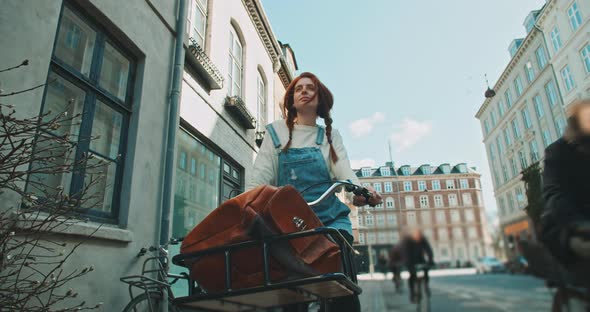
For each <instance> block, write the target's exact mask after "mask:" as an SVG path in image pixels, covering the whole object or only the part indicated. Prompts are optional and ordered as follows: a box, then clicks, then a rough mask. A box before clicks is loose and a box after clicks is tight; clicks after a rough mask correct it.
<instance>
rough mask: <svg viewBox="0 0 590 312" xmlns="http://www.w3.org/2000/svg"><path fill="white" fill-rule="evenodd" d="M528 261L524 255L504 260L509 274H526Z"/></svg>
mask: <svg viewBox="0 0 590 312" xmlns="http://www.w3.org/2000/svg"><path fill="white" fill-rule="evenodd" d="M528 268H529V262H528V261H527V260H526V258H525V257H524V256H516V257H514V258H512V259H511V260H510V261H508V262H506V269H507V270H508V272H510V274H515V273H518V274H528Z"/></svg>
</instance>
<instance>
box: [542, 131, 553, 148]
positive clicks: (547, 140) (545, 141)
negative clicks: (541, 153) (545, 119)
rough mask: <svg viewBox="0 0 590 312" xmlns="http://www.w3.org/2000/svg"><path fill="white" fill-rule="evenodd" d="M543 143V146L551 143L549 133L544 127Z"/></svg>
mask: <svg viewBox="0 0 590 312" xmlns="http://www.w3.org/2000/svg"><path fill="white" fill-rule="evenodd" d="M542 135H543V144H545V147H547V146H549V144H551V134H550V133H549V130H547V129H545V130H543V134H542Z"/></svg>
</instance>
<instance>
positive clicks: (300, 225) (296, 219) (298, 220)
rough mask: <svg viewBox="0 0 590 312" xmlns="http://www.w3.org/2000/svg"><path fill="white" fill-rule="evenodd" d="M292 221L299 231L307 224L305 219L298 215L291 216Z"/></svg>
mask: <svg viewBox="0 0 590 312" xmlns="http://www.w3.org/2000/svg"><path fill="white" fill-rule="evenodd" d="M293 223H294V224H295V226H296V227H297V228H298V229H299V230H300V231H303V230H305V228H306V227H307V224H305V221H303V219H301V218H299V217H293Z"/></svg>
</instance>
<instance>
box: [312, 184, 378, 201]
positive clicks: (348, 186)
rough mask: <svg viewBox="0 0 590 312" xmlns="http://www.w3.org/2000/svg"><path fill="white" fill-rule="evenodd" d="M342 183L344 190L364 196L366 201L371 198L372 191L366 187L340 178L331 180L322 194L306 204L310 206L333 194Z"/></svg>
mask: <svg viewBox="0 0 590 312" xmlns="http://www.w3.org/2000/svg"><path fill="white" fill-rule="evenodd" d="M325 183H326V182H322V183H320V184H325ZM316 185H318V184H316ZM343 185H344V186H345V190H346V192H352V193H353V194H354V195H357V196H363V197H365V200H366V201H367V203H368V202H369V199H371V197H373V193H371V192H370V191H369V190H368V189H366V188H364V187H362V186H359V185H356V184H354V183H351V182H350V181H344V180H340V181H335V182H333V184H332V186H330V188H328V190H326V191H325V192H324V193H323V194H322V195H320V197H319V198H317V199H316V200H314V201H312V202H309V203H307V204H308V205H309V206H310V207H313V206H316V205H318V204H320V203H321V202H322V201H324V200H325V199H326V198H328V197H329V196H331V195H332V194H334V193H335V192H336V191H337V190H338V188H339V187H341V186H343ZM313 186H315V185H312V186H311V187H313ZM308 189H309V188H307V189H305V190H304V191H303V192H305V191H307V190H308ZM303 192H302V193H303Z"/></svg>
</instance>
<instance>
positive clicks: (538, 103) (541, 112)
mask: <svg viewBox="0 0 590 312" xmlns="http://www.w3.org/2000/svg"><path fill="white" fill-rule="evenodd" d="M533 102H534V103H535V113H537V117H538V118H539V119H541V118H543V116H545V111H544V110H543V101H542V100H541V96H540V95H538V94H537V95H535V97H534V98H533Z"/></svg>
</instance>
